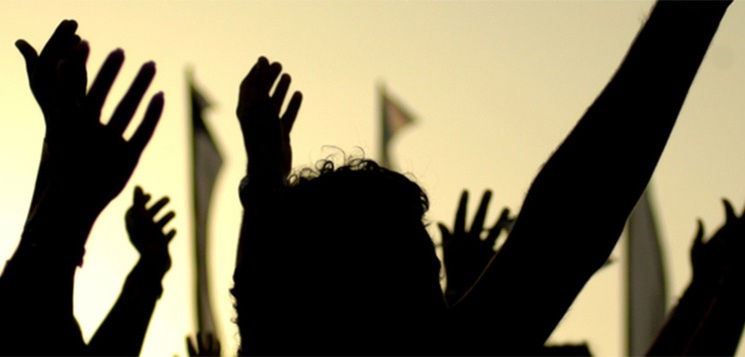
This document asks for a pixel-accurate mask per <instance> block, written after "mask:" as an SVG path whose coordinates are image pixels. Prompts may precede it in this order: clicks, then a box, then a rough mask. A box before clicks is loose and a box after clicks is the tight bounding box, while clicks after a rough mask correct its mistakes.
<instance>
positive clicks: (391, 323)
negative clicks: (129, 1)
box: [0, 1, 745, 356]
mask: <svg viewBox="0 0 745 357" xmlns="http://www.w3.org/2000/svg"><path fill="white" fill-rule="evenodd" d="M730 3H731V1H658V2H657V3H656V4H655V6H654V8H653V10H652V12H651V14H650V15H649V18H648V19H647V21H646V23H645V24H644V26H643V28H642V29H641V31H640V32H639V34H638V35H637V37H636V39H635V40H634V42H633V44H632V45H631V48H630V49H629V51H628V53H627V54H626V57H625V58H624V60H623V62H622V63H621V66H620V67H619V69H618V70H617V72H616V73H615V74H614V76H613V77H612V78H611V80H610V82H609V83H608V84H607V86H606V87H605V88H604V89H603V91H602V92H601V93H600V95H599V96H598V98H597V99H596V100H595V101H594V102H593V103H592V104H591V106H590V107H589V108H588V110H587V111H586V112H585V114H584V115H583V116H582V118H581V119H580V120H579V122H578V123H577V125H576V126H575V128H574V129H573V130H572V131H571V133H570V134H569V135H568V136H567V137H566V139H565V140H564V141H563V142H562V143H561V145H560V146H559V147H558V148H557V149H556V151H555V152H554V153H553V154H552V155H551V157H550V158H549V159H548V161H547V162H546V163H545V165H544V166H543V167H542V169H541V170H540V172H539V173H538V175H537V177H536V178H535V180H534V181H533V183H532V185H531V187H530V189H529V191H528V193H527V195H526V197H525V200H524V202H523V204H522V207H521V209H520V212H519V213H518V214H517V216H516V217H511V216H510V212H509V210H507V209H504V210H503V211H502V214H501V215H500V216H499V218H498V220H497V222H496V223H495V224H494V225H493V226H490V227H488V228H487V227H486V226H485V222H484V221H485V216H486V210H487V206H488V204H489V201H490V199H491V192H489V191H487V192H486V193H485V194H484V196H483V198H482V200H481V204H480V206H479V208H478V210H477V212H476V214H475V216H474V218H473V221H472V224H471V225H470V226H469V227H468V228H467V227H466V205H467V201H468V192H465V191H464V193H463V195H462V197H461V200H460V204H459V207H458V209H457V213H456V217H455V223H454V225H453V227H452V229H450V228H448V226H446V225H444V224H439V228H440V232H441V235H442V248H443V262H442V263H443V264H444V271H445V274H446V279H447V280H446V281H447V284H446V287H445V289H444V291H443V289H442V287H441V284H440V279H441V274H440V270H441V268H442V266H441V262H440V260H439V258H438V257H437V255H436V253H435V251H436V249H435V245H434V243H433V241H432V239H431V238H430V236H429V235H428V233H427V231H426V229H425V225H424V223H423V217H424V215H425V213H426V211H427V209H428V207H429V200H428V198H427V195H426V194H425V193H424V191H423V190H422V188H421V187H420V186H419V185H418V184H417V183H415V182H413V181H412V180H411V179H409V178H407V177H406V176H404V175H402V174H400V173H397V172H395V171H392V170H389V169H387V168H385V167H382V166H380V165H379V164H377V163H376V162H374V161H373V160H369V159H364V158H351V159H347V160H346V162H344V163H341V164H339V163H335V162H334V161H331V160H322V161H319V162H318V163H317V164H316V165H315V166H314V167H310V168H304V169H299V170H295V171H294V172H293V170H292V147H291V144H290V132H291V130H292V126H293V123H294V122H295V119H296V117H297V114H298V111H299V109H300V106H301V102H302V95H301V93H300V92H294V93H292V94H291V95H290V96H289V98H288V92H289V87H290V82H291V78H290V76H289V75H288V74H286V73H282V70H283V69H282V66H281V65H280V64H279V63H278V62H271V61H269V60H268V59H267V58H264V57H261V58H259V59H258V61H257V62H256V63H255V64H254V66H253V67H252V68H251V70H250V71H249V73H248V75H247V76H246V77H245V78H244V80H243V82H242V83H241V85H240V89H239V102H238V108H237V111H236V113H237V117H238V122H239V123H240V127H241V130H242V134H243V139H244V145H245V150H246V155H247V158H248V165H247V171H246V176H245V177H244V178H243V179H242V180H241V181H240V187H239V192H240V194H239V195H240V201H241V203H242V205H243V208H244V213H243V221H242V226H241V231H240V239H239V243H238V247H237V259H236V267H235V271H234V275H233V279H234V286H233V288H232V290H231V293H232V295H233V297H234V303H235V310H236V312H237V319H236V322H237V325H238V328H239V332H240V338H241V346H240V349H239V351H238V353H239V354H241V355H244V354H245V355H590V349H589V347H588V346H587V345H585V344H581V345H563V346H550V345H546V344H545V343H546V340H547V339H548V337H549V335H550V334H551V333H552V331H553V330H554V329H555V327H556V326H557V324H558V323H559V321H560V320H561V319H562V317H563V316H564V314H565V313H566V312H567V310H568V308H569V306H570V305H571V304H572V302H573V301H574V299H575V298H576V296H577V295H578V294H579V292H580V291H581V290H582V288H583V287H584V285H585V284H586V283H587V281H588V280H589V279H590V277H591V276H592V275H593V274H594V273H595V272H596V271H597V270H598V269H599V268H600V267H601V266H603V264H604V263H605V262H606V261H607V259H608V258H609V256H610V254H611V251H612V249H613V247H614V246H615V245H616V242H617V240H618V239H619V237H620V235H621V232H622V230H623V228H624V225H625V222H626V220H627V218H628V216H629V214H630V213H631V211H632V209H633V208H634V206H635V204H636V203H637V200H638V199H639V197H640V196H641V194H642V193H643V191H644V190H645V188H646V186H647V184H648V182H649V179H650V177H651V175H652V173H653V171H654V169H655V166H656V165H657V161H658V159H659V158H660V155H661V154H662V152H663V149H664V147H665V144H666V142H667V140H668V137H669V135H670V132H671V131H672V129H673V127H674V125H675V122H676V118H677V116H678V113H679V112H680V109H681V106H682V105H683V102H684V100H685V98H686V95H687V93H688V90H689V88H690V86H691V83H692V82H693V80H694V77H695V75H696V72H697V71H698V68H699V66H700V64H701V62H702V60H703V58H704V55H705V53H706V51H707V49H708V47H709V44H710V42H711V40H712V38H713V36H714V34H715V33H716V31H717V28H718V26H719V23H720V21H721V19H722V17H723V16H724V14H725V12H726V10H727V8H728V6H729V5H730ZM76 31H77V23H76V22H74V21H70V20H66V21H63V22H62V23H61V24H60V25H59V26H58V27H57V29H56V30H55V32H54V33H53V34H52V36H51V38H50V39H49V41H48V42H47V43H46V45H45V46H44V48H43V49H42V50H41V52H40V53H38V52H37V51H36V50H35V49H34V47H32V46H31V45H30V44H28V43H27V42H25V41H23V40H19V41H18V42H17V43H16V46H17V47H18V49H19V50H20V52H21V54H22V55H23V57H24V59H25V63H26V71H27V73H28V79H29V84H30V87H31V91H32V93H33V95H34V97H35V98H36V101H37V103H38V104H39V106H40V108H41V110H42V112H43V115H44V120H45V124H46V132H45V138H44V142H43V150H42V157H41V160H40V164H39V169H38V174H37V179H36V185H35V189H34V193H33V197H32V200H31V205H30V209H29V213H28V217H27V221H26V224H25V226H24V230H23V233H22V237H21V241H20V243H19V245H18V247H17V250H16V251H15V253H14V255H13V256H12V257H11V258H10V260H8V262H7V264H6V265H5V269H4V271H3V273H2V276H1V277H0V324H1V325H2V326H3V333H2V334H1V336H2V339H3V340H2V343H0V354H2V355H78V356H82V355H138V354H139V353H140V349H141V347H142V342H143V339H144V336H145V333H146V331H147V327H148V324H149V321H150V318H151V316H152V313H153V310H154V308H155V305H156V302H157V300H158V299H159V297H160V296H161V294H162V293H163V288H162V286H161V281H162V279H163V277H164V275H165V274H166V272H167V271H168V270H169V268H170V266H171V259H170V256H169V253H168V244H169V242H170V241H171V240H172V239H173V237H174V236H175V234H176V231H175V230H174V229H169V228H167V227H166V226H167V225H168V223H169V222H170V221H171V219H172V218H173V217H174V212H172V211H170V212H167V213H165V214H159V213H160V212H162V211H163V210H164V208H165V207H166V205H167V204H168V197H162V198H160V199H157V200H152V201H155V202H154V203H151V202H152V201H151V199H152V197H151V194H149V193H146V192H145V191H144V190H143V189H142V188H140V187H137V188H136V189H135V191H134V193H133V200H132V206H131V207H130V208H129V210H128V211H127V213H126V217H125V219H126V226H127V232H128V233H129V237H130V240H131V242H132V244H133V245H134V247H135V248H136V249H137V251H138V252H139V254H140V258H139V261H138V262H137V264H136V265H135V267H134V268H133V269H132V271H131V272H130V274H129V276H128V277H127V279H126V281H125V283H124V286H123V288H122V292H121V294H120V296H119V298H118V300H117V302H116V303H115V305H114V306H113V308H112V309H111V311H110V312H109V314H108V315H107V317H106V318H105V320H104V321H103V323H102V324H101V326H100V327H99V328H98V330H97V331H96V333H95V334H94V335H93V337H92V338H91V339H90V341H88V342H86V341H84V339H83V337H82V334H81V331H80V327H79V326H78V323H77V321H76V319H75V316H74V314H73V303H72V296H73V289H74V278H75V272H76V269H77V267H78V266H80V265H81V264H82V261H83V256H84V254H85V244H86V240H87V237H88V234H89V233H90V230H91V227H92V226H93V224H94V222H95V221H96V219H97V217H98V216H99V215H100V214H101V212H102V211H103V209H104V208H105V207H106V206H107V205H108V204H109V203H110V202H111V201H112V200H113V199H114V198H115V197H117V196H118V195H119V194H120V193H121V192H122V190H123V189H124V187H125V185H126V184H127V182H128V180H129V178H130V176H131V175H132V172H133V170H134V169H135V167H136V166H137V163H138V160H139V158H140V155H141V154H142V151H143V149H144V148H145V147H146V146H147V144H148V142H149V140H150V138H151V136H152V134H153V132H154V130H155V128H156V126H157V124H158V121H159V119H160V116H161V112H162V110H163V106H164V96H163V93H158V94H156V95H154V96H152V97H151V98H150V100H149V103H148V104H147V109H146V111H145V114H144V118H143V119H142V121H141V122H140V124H139V125H138V126H137V128H135V130H134V134H133V135H132V136H131V138H130V139H129V140H126V139H124V137H123V132H124V131H125V130H126V129H127V127H128V126H129V125H130V121H131V119H132V118H133V116H134V113H135V111H136V109H137V108H138V106H139V105H140V103H141V101H142V99H143V97H144V96H145V92H146V91H147V89H148V87H149V85H150V83H151V81H152V79H153V77H154V76H155V64H154V63H152V62H150V63H146V64H144V65H142V67H141V68H140V71H139V73H137V75H136V77H135V79H134V81H133V82H132V84H131V86H130V87H129V89H128V91H127V92H126V94H125V95H124V97H123V98H122V99H121V101H120V102H119V103H118V105H117V106H116V110H115V111H114V113H113V114H112V116H111V117H110V118H109V119H108V120H107V121H106V124H104V123H103V122H102V120H101V119H102V118H101V108H102V106H103V103H104V101H105V100H106V98H107V96H108V94H109V90H110V88H111V86H112V84H113V81H114V79H115V78H116V77H117V75H118V72H119V70H120V69H121V67H122V65H123V61H124V52H123V51H122V50H115V51H113V52H111V53H110V54H109V56H108V57H107V58H106V60H105V61H104V63H103V65H102V67H101V69H100V70H99V72H98V74H97V75H96V76H95V78H94V80H93V82H92V84H91V85H90V87H88V86H87V77H88V76H87V69H86V61H87V57H88V53H89V45H88V43H87V42H86V41H83V40H81V38H80V37H79V36H78V35H77V34H76ZM286 101H287V102H288V103H287V105H286V109H285V110H284V111H282V110H281V108H282V107H283V104H284V103H285V102H286ZM724 204H725V212H726V222H725V223H724V225H723V226H722V227H721V228H719V230H718V231H716V233H715V234H714V235H713V236H711V238H709V239H708V240H704V235H705V234H704V229H703V224H702V223H701V222H699V231H698V233H697V235H696V238H695V240H694V244H693V249H692V252H691V263H692V267H693V279H692V281H691V283H690V286H689V287H688V289H687V290H686V292H685V294H684V295H683V297H682V298H681V299H680V301H679V303H678V305H677V307H676V308H675V309H674V310H673V311H672V312H671V314H670V315H669V317H668V319H667V321H666V323H665V325H664V326H663V327H662V329H661V331H660V332H659V335H658V337H657V339H656V340H655V341H654V343H653V344H652V345H651V346H650V347H649V350H648V354H650V355H733V354H734V353H735V350H736V348H737V344H738V341H739V338H740V335H741V334H742V330H743V324H744V323H745V303H743V301H744V300H743V297H745V296H743V295H745V293H744V292H743V291H745V289H741V287H742V286H741V285H739V284H740V283H743V282H745V261H743V260H741V259H738V256H740V255H741V254H740V252H742V251H743V250H744V249H745V216H743V215H742V214H741V215H738V214H737V213H735V211H734V209H733V207H732V205H731V204H730V203H729V202H728V201H725V202H724ZM156 216H160V218H156ZM577 217H581V219H582V224H578V225H574V226H573V228H572V229H571V230H567V229H565V226H566V222H573V221H576V219H577ZM502 233H505V234H502ZM500 237H503V239H502V241H501V242H499V243H500V244H497V243H498V242H497V241H498V240H499V238H500ZM496 246H499V249H495V247H496ZM187 345H188V350H189V353H190V354H191V355H193V356H196V355H219V354H220V344H219V341H217V340H216V338H215V336H212V335H209V334H201V333H200V334H198V335H197V336H196V339H195V340H193V339H188V344H187ZM231 353H233V352H231Z"/></svg>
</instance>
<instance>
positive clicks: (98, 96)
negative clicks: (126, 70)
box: [86, 49, 124, 120]
mask: <svg viewBox="0 0 745 357" xmlns="http://www.w3.org/2000/svg"><path fill="white" fill-rule="evenodd" d="M123 63H124V51H122V50H121V49H117V50H114V51H112V52H111V53H109V56H108V57H106V60H105V61H104V63H103V66H101V69H100V70H99V71H98V75H96V79H94V80H93V84H91V87H90V89H89V90H88V95H87V96H86V108H87V110H88V111H89V112H88V113H87V116H88V117H89V118H95V119H96V120H98V118H99V117H100V115H101V108H102V107H103V103H104V102H105V101H106V97H107V96H108V95H109V91H110V90H111V86H112V85H113V84H114V80H115V79H116V76H117V75H118V74H119V70H120V69H121V68H122V64H123ZM91 120H93V119H91Z"/></svg>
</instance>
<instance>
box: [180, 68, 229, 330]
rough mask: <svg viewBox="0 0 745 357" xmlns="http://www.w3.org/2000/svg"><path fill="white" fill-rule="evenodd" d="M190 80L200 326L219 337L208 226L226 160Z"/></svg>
mask: <svg viewBox="0 0 745 357" xmlns="http://www.w3.org/2000/svg"><path fill="white" fill-rule="evenodd" d="M187 77H188V85H189V93H190V97H191V128H192V131H191V134H192V136H191V142H192V169H193V171H192V178H193V189H194V235H195V240H194V241H195V258H196V268H197V269H196V270H197V276H196V282H197V284H196V288H197V290H196V296H197V299H196V303H197V306H196V307H197V326H198V331H200V332H203V333H212V334H215V333H216V331H215V319H214V315H213V313H212V303H211V300H210V294H209V275H208V267H207V227H208V226H207V222H208V213H209V207H210V201H211V198H212V191H213V189H214V186H215V180H216V179H217V173H218V171H220V166H222V156H221V155H220V151H219V150H218V149H217V146H216V144H215V141H214V139H213V138H212V135H210V132H209V130H208V129H207V126H206V125H205V122H204V119H203V118H202V114H203V113H204V111H205V110H206V109H207V108H208V107H209V102H207V100H206V99H205V98H204V96H203V95H202V94H201V93H200V91H199V90H198V89H197V88H196V86H195V85H194V80H193V78H192V76H191V73H187Z"/></svg>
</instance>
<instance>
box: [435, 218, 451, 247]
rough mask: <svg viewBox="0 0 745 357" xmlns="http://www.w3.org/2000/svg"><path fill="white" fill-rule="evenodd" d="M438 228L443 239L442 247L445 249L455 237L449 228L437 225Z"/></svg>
mask: <svg viewBox="0 0 745 357" xmlns="http://www.w3.org/2000/svg"><path fill="white" fill-rule="evenodd" d="M437 228H439V229H440V236H441V237H442V246H443V247H445V246H447V245H448V244H450V243H451V242H452V241H453V235H452V234H451V233H450V230H449V229H448V227H447V226H445V225H444V224H442V223H437Z"/></svg>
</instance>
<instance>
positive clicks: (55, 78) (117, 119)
mask: <svg viewBox="0 0 745 357" xmlns="http://www.w3.org/2000/svg"><path fill="white" fill-rule="evenodd" d="M76 29H77V24H76V23H75V22H74V21H63V22H62V23H61V24H60V25H59V27H58V28H57V30H56V31H55V33H54V35H53V36H52V38H51V39H50V41H49V42H48V44H47V46H45V47H44V50H43V51H42V53H41V54H40V55H38V56H37V54H36V51H35V50H34V49H33V47H31V46H30V45H29V44H28V43H26V42H25V41H22V40H21V41H19V42H18V43H17V46H18V47H19V49H20V50H21V53H22V54H23V56H24V59H25V60H26V68H27V72H28V74H29V79H30V82H31V88H32V92H33V93H34V96H35V97H36V99H37V102H38V103H39V105H40V107H41V108H42V112H43V114H44V120H45V122H46V133H45V138H44V155H43V158H42V162H41V164H40V168H39V175H38V176H37V184H36V189H35V192H34V198H33V203H32V208H31V210H30V212H29V217H28V221H27V222H26V226H25V227H24V231H23V234H22V237H21V242H20V244H19V246H18V248H17V249H16V252H15V253H14V255H13V257H12V258H11V260H10V261H9V262H8V264H7V265H6V267H5V270H4V271H3V275H2V278H0V290H1V291H0V295H2V299H3V300H4V302H8V303H7V304H3V307H7V308H8V309H10V310H11V311H9V312H8V314H4V320H5V323H8V324H11V325H13V326H16V328H15V329H13V333H14V334H17V335H13V336H15V337H18V338H13V337H9V338H10V340H14V341H17V342H18V345H19V346H21V347H20V348H22V350H21V351H22V352H19V353H24V354H78V353H80V350H79V348H80V346H81V343H82V342H81V341H82V338H81V336H80V330H79V328H78V326H77V323H76V322H75V319H74V317H73V316H72V289H73V280H74V274H75V269H76V267H77V266H78V265H81V264H82V259H83V255H84V252H85V242H86V240H87V237H88V233H89V232H90V229H91V227H92V226H93V223H94V222H95V220H96V218H97V217H98V215H99V214H100V213H101V211H102V210H103V209H104V208H105V207H106V205H107V204H108V203H109V202H110V201H111V200H112V199H113V198H114V197H115V196H116V195H117V194H118V193H119V192H120V191H121V190H122V188H123V187H124V185H125V184H126V182H127V181H128V180H129V177H130V176H131V174H132V171H133V170H134V167H135V165H136V164H137V161H138V159H139V156H140V154H141V153H142V150H143V149H144V147H145V145H146V144H147V142H148V141H149V139H150V137H151V135H152V132H153V130H154V129H155V126H156V125H157V123H158V120H159V118H160V114H161V111H162V108H163V97H162V95H160V94H159V95H156V96H154V97H153V99H152V100H151V101H150V104H149V106H148V109H147V111H146V114H145V118H144V119H143V121H142V123H141V124H140V125H139V127H138V129H137V130H136V131H135V134H134V135H133V136H132V138H131V139H130V140H125V139H124V138H123V137H122V133H123V132H124V130H125V128H126V127H127V125H128V124H129V121H130V120H131V119H132V116H133V114H134V112H135V110H136V109H137V107H138V105H139V103H140V100H141V99H142V97H143V96H144V92H145V91H146V89H147V87H148V86H149V84H150V81H151V80H152V78H153V76H154V74H155V67H154V65H153V64H152V63H150V64H146V65H144V66H143V67H142V69H141V70H140V73H139V74H138V75H137V78H136V79H135V81H134V83H133V85H132V86H131V87H130V89H129V90H128V92H127V94H126V95H125V97H124V99H122V100H121V101H120V103H119V105H118V106H117V108H116V110H115V112H114V115H113V116H112V118H111V119H110V120H109V122H108V123H107V124H103V123H101V121H100V114H101V108H102V106H103V103H104V100H105V99H106V97H107V95H108V92H109V89H110V88H111V85H112V84H113V81H114V79H115V78H116V76H117V74H118V72H119V69H120V68H121V66H122V62H123V60H124V54H123V52H122V51H121V50H117V51H114V52H112V53H111V54H110V55H109V57H108V58H107V59H106V62H105V63H104V65H103V67H102V69H101V70H100V72H99V74H98V76H97V77H96V80H95V81H94V83H93V84H92V85H91V87H90V89H89V90H87V91H86V85H87V73H86V60H87V57H88V52H89V49H88V44H87V43H86V42H84V41H81V40H80V37H79V36H77V35H76V34H75V31H76ZM50 296H54V298H50ZM41 336H44V338H45V341H47V342H48V343H45V344H39V343H35V342H33V341H36V340H37V339H39V338H41ZM24 338H26V339H31V340H28V341H29V342H28V343H24V342H23V341H25V340H24ZM3 347H6V346H3ZM9 351H12V350H9ZM9 353H10V354H13V352H9Z"/></svg>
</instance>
